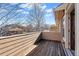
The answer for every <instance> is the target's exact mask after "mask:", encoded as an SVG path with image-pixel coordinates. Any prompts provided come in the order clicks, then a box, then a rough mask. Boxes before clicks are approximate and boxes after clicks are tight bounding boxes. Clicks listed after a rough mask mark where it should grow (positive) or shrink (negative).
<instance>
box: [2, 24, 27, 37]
mask: <svg viewBox="0 0 79 59" xmlns="http://www.w3.org/2000/svg"><path fill="white" fill-rule="evenodd" d="M25 31H26V27H24V26H21V25H17V24H10V25H5V26H3V27H2V30H1V32H2V33H1V35H2V36H9V35H14V34H21V33H24V32H25Z"/></svg>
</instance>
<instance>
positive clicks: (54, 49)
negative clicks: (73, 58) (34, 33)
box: [27, 40, 65, 56]
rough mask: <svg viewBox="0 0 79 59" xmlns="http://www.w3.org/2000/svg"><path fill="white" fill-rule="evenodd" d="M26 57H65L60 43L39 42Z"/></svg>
mask: <svg viewBox="0 0 79 59" xmlns="http://www.w3.org/2000/svg"><path fill="white" fill-rule="evenodd" d="M37 45H38V46H37V47H36V48H34V49H33V50H32V51H31V52H30V53H29V54H27V56H65V54H64V51H63V48H62V45H61V42H55V41H48V40H41V41H40V42H39V43H38V44H37Z"/></svg>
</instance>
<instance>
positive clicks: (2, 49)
mask: <svg viewBox="0 0 79 59" xmlns="http://www.w3.org/2000/svg"><path fill="white" fill-rule="evenodd" d="M40 34H41V33H39V32H38V33H29V34H20V35H12V36H6V37H0V55H3V56H8V55H12V56H15V55H16V56H17V55H18V56H20V55H26V54H27V53H29V51H30V50H31V49H32V48H34V47H35V45H33V44H34V43H35V41H36V40H37V39H38V37H39V35H40Z"/></svg>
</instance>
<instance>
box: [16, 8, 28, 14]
mask: <svg viewBox="0 0 79 59" xmlns="http://www.w3.org/2000/svg"><path fill="white" fill-rule="evenodd" d="M17 12H20V13H23V14H29V12H28V11H24V10H22V9H20V10H17Z"/></svg>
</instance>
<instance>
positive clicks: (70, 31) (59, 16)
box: [54, 3, 79, 55]
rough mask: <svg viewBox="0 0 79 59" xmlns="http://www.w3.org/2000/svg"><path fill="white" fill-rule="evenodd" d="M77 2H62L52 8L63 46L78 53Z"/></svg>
mask: <svg viewBox="0 0 79 59" xmlns="http://www.w3.org/2000/svg"><path fill="white" fill-rule="evenodd" d="M78 14H79V4H74V3H63V4H60V5H59V6H58V7H56V8H55V9H54V15H55V21H56V25H57V27H58V31H59V32H60V33H61V35H62V36H63V42H64V43H65V48H67V49H70V50H72V51H74V53H75V55H79V20H78V19H79V15H78ZM75 42H76V43H75Z"/></svg>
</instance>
